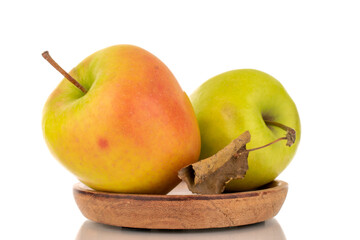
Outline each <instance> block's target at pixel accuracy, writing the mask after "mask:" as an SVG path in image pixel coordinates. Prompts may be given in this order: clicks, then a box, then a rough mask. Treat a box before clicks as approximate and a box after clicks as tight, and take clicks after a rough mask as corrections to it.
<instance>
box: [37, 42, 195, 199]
mask: <svg viewBox="0 0 360 240" xmlns="http://www.w3.org/2000/svg"><path fill="white" fill-rule="evenodd" d="M70 75H71V76H72V77H73V78H75V79H76V80H77V81H78V82H79V83H80V84H81V85H83V86H84V87H85V89H88V92H87V93H86V94H84V93H82V92H81V91H80V90H79V89H78V88H76V87H75V86H74V85H73V84H71V83H70V82H69V81H68V80H66V79H63V80H62V82H61V83H60V84H59V86H58V87H57V88H56V89H55V90H54V92H53V93H52V94H51V95H50V97H49V98H48V100H47V102H46V104H45V107H44V110H43V120H42V128H43V134H44V137H45V140H46V143H47V145H48V147H49V149H50V151H51V152H52V153H53V155H54V156H55V157H56V158H57V159H58V160H59V161H60V162H61V163H62V164H63V165H64V166H65V167H66V168H67V169H68V170H69V171H71V172H72V173H73V174H74V175H76V176H77V178H78V179H79V180H80V181H81V182H82V183H84V184H86V185H87V186H89V187H91V188H93V189H96V190H101V191H109V192H122V193H146V194H166V193H168V192H169V191H170V190H172V189H173V188H174V187H175V186H176V185H177V184H178V183H179V182H180V180H179V178H178V177H177V172H178V170H179V169H181V168H182V167H184V166H186V165H188V164H191V163H194V162H196V161H197V160H198V157H199V154H200V146H201V143H200V132H199V128H198V124H197V120H196V117H195V113H194V110H193V108H192V105H191V103H190V100H189V98H188V97H187V95H186V93H185V92H183V90H182V89H181V87H180V85H179V84H178V82H177V81H176V79H175V77H174V76H173V74H172V73H171V72H170V70H169V69H168V68H167V67H166V66H165V65H164V64H163V63H162V62H161V61H160V60H159V59H158V58H156V57H155V56H154V55H152V54H151V53H149V52H147V51H145V50H144V49H141V48H139V47H136V46H132V45H116V46H112V47H109V48H105V49H103V50H100V51H98V52H96V53H94V54H92V55H90V56H89V57H87V58H86V59H85V60H83V61H82V62H81V63H80V64H79V65H78V66H77V67H75V68H74V69H72V70H71V72H70Z"/></svg>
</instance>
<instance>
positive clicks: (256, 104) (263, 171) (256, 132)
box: [190, 69, 301, 191]
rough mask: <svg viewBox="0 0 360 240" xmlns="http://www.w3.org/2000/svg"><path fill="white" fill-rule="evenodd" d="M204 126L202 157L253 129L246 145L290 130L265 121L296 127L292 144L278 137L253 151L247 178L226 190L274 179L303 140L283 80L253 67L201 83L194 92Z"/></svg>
mask: <svg viewBox="0 0 360 240" xmlns="http://www.w3.org/2000/svg"><path fill="white" fill-rule="evenodd" d="M190 99H191V102H192V104H193V107H194V110H195V114H196V117H197V120H198V123H199V127H200V134H201V154H200V159H204V158H207V157H209V156H211V155H213V154H215V153H216V152H218V151H219V150H220V149H222V148H223V147H225V146H226V145H227V144H229V143H230V142H231V141H232V140H233V139H235V138H237V137H238V136H239V135H240V134H241V133H243V132H244V131H247V130H249V131H250V134H251V141H250V143H248V144H247V149H251V148H255V147H259V146H263V145H265V144H267V143H270V142H271V141H274V140H275V139H277V138H280V137H284V136H285V134H286V132H285V131H284V130H282V129H280V128H278V127H275V126H271V125H269V126H267V124H265V121H264V119H265V120H271V121H274V122H279V123H281V124H284V125H286V126H289V127H291V128H294V129H295V131H296V142H295V144H294V145H292V146H291V147H288V146H286V142H285V141H280V142H278V143H275V144H273V145H271V146H269V147H266V148H264V149H261V150H257V151H253V152H250V153H249V157H248V165H249V169H248V171H247V173H246V176H245V178H243V179H241V180H232V181H231V182H229V183H228V184H227V185H226V191H245V190H251V189H255V188H257V187H260V186H262V185H264V184H266V183H269V182H271V181H272V180H274V179H275V178H276V177H277V176H278V175H279V174H280V173H281V172H282V171H283V170H284V169H285V168H286V166H287V165H288V164H289V163H290V161H291V159H292V158H293V156H294V154H295V152H296V149H297V147H298V145H299V142H300V134H301V131H300V119H299V114H298V111H297V108H296V106H295V104H294V102H293V100H292V99H291V98H290V96H289V94H288V93H287V92H286V90H285V89H284V87H283V86H282V85H281V83H280V82H279V81H277V80H276V79H275V78H273V77H272V76H270V75H268V74H266V73H264V72H261V71H258V70H253V69H240V70H233V71H229V72H225V73H223V74H220V75H217V76H215V77H213V78H211V79H209V80H208V81H206V82H205V83H203V84H202V85H201V86H200V87H199V88H198V89H197V90H196V91H195V92H194V93H193V94H192V95H191V96H190Z"/></svg>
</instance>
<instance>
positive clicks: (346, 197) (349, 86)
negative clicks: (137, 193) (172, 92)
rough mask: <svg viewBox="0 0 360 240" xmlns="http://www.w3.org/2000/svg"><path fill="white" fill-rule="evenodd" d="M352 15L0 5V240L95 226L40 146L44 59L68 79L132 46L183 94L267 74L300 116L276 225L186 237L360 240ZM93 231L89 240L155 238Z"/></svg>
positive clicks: (313, 7)
mask: <svg viewBox="0 0 360 240" xmlns="http://www.w3.org/2000/svg"><path fill="white" fill-rule="evenodd" d="M359 11H360V7H358V6H357V5H356V1H304V0H303V1H296V2H295V1H275V0H274V1H254V0H253V1H209V0H208V1H184V0H182V1H155V0H151V1H136V0H133V1H65V0H63V1H58V2H51V1H43V2H41V1H2V2H1V4H0V24H1V38H0V41H1V44H0V61H1V62H0V66H1V72H0V73H1V75H0V76H1V80H0V81H1V85H0V111H1V112H0V113H1V118H0V121H1V124H0V136H1V137H0V148H1V149H0V151H1V155H0V160H1V165H0V170H1V173H0V178H1V181H0V183H1V191H0V194H1V195H0V210H1V211H0V228H1V231H0V238H1V239H76V238H77V239H81V237H79V235H81V234H84V233H81V231H80V229H81V227H82V225H83V224H84V227H83V228H86V226H90V225H91V224H92V222H87V221H86V219H85V218H84V217H83V216H82V215H81V213H80V212H79V210H78V209H77V206H76V204H75V201H74V200H73V196H72V185H73V184H74V183H76V182H77V180H76V178H75V177H74V176H73V175H71V174H70V173H69V172H67V171H66V170H65V169H64V168H63V167H62V166H61V165H60V164H59V163H58V162H57V161H56V160H55V159H54V158H53V157H52V155H51V154H50V153H49V151H48V149H47V147H46V145H45V143H44V140H43V137H42V132H41V116H42V108H43V105H44V103H45V101H46V99H47V97H48V96H49V94H50V93H51V92H52V90H53V89H54V88H55V87H56V86H57V84H58V83H59V81H60V80H61V79H62V77H61V76H60V75H59V73H57V72H56V71H55V70H54V69H53V68H52V67H51V66H50V65H49V64H48V63H47V62H45V60H43V59H42V57H41V53H42V52H43V51H45V50H49V51H50V53H51V54H52V56H53V57H54V58H55V59H56V60H57V62H58V63H59V64H60V65H61V66H62V67H63V68H64V69H66V70H70V69H71V68H73V67H74V66H76V65H77V64H78V63H79V62H80V61H81V60H82V59H83V58H85V57H86V56H88V55H90V54H91V53H93V52H94V51H97V50H99V49H102V48H105V47H108V46H111V45H114V44H123V43H128V44H134V45H137V46H140V47H142V48H144V49H146V50H148V51H150V52H152V53H153V54H154V55H156V56H157V57H158V58H160V59H161V60H162V61H163V62H164V63H165V64H166V65H167V66H168V67H169V68H170V70H171V71H172V72H173V74H174V75H175V76H176V78H177V80H178V81H179V83H180V85H181V86H182V88H183V89H184V90H185V91H186V92H187V93H188V94H190V93H191V92H192V91H194V90H195V89H196V88H197V87H198V86H199V85H200V84H201V83H202V82H204V81H206V80H207V79H209V78H210V77H213V76H215V75H217V74H219V73H222V72H225V71H228V70H233V69H238V68H255V69H259V70H262V71H264V72H267V73H269V74H271V75H273V76H274V77H275V78H277V79H278V80H279V81H280V82H281V83H282V84H283V85H284V86H285V88H286V89H287V91H288V92H289V94H290V96H291V97H292V98H293V100H294V101H295V103H296V105H297V107H298V110H299V113H300V118H301V122H302V139H301V143H300V146H299V149H298V152H297V155H296V156H295V158H294V159H293V161H292V163H291V164H290V165H289V167H288V168H287V169H286V170H285V171H284V172H283V173H282V174H281V175H280V176H279V177H278V179H281V180H285V181H286V182H288V183H289V193H288V196H287V199H286V201H285V203H284V205H283V208H282V209H281V210H280V212H279V214H278V215H277V216H276V217H275V219H273V220H271V221H269V222H267V223H266V224H267V225H266V224H265V225H264V224H262V225H261V224H260V225H255V226H253V227H252V228H250V230H249V227H247V228H236V229H232V230H223V231H220V232H219V231H217V232H211V231H210V232H198V233H196V234H195V233H190V235H189V234H188V235H186V236H187V237H188V238H192V237H194V238H198V239H199V238H201V237H204V238H209V237H210V236H218V237H217V238H220V239H221V238H222V239H226V238H228V239H234V238H236V237H239V236H241V237H242V238H244V239H263V237H264V234H263V235H261V232H262V231H263V230H261V229H263V228H264V227H266V226H268V225H271V224H273V225H277V228H279V227H280V229H282V231H283V233H284V235H285V237H286V239H328V238H334V239H335V238H338V239H340V238H341V239H359V238H360V233H359V230H358V226H359V223H360V220H359V215H360V207H359V202H360V197H359V194H358V190H359V183H360V181H359V171H360V156H359V154H358V152H359V151H358V150H359V143H360V141H359V137H360V128H359V124H358V123H359V121H360V120H359V114H358V113H359V103H360V96H359V95H360V94H359V90H360V87H359V84H358V83H359V80H360V74H359V70H360V14H359ZM83 228H82V229H83ZM99 229H100V230H99ZM92 231H94V232H93V234H92V236H93V237H94V236H97V237H94V238H93V239H115V237H118V238H122V239H137V238H138V237H141V238H143V239H144V238H146V237H153V239H156V238H154V236H155V235H152V234H159V233H152V232H150V233H146V234H144V232H137V231H130V232H129V231H125V232H124V231H123V230H121V229H112V228H111V229H107V228H102V227H99V226H98V225H95V227H94V228H92ZM97 231H98V232H97ZM109 231H110V232H111V234H109ZM269 231H270V233H271V232H272V231H274V230H272V229H270V230H269ZM105 232H106V233H105ZM248 232H249V234H248ZM166 234H168V235H166V238H167V239H170V238H171V237H173V238H177V239H181V238H179V237H178V235H177V234H170V233H166ZM160 235H161V234H160ZM107 236H110V237H108V238H106V237H107ZM162 236H164V235H162ZM265 236H267V237H268V238H270V239H280V238H279V237H274V236H273V235H271V234H268V233H267V234H265ZM111 237H113V238H111ZM88 239H90V238H88ZM265 239H266V238H265Z"/></svg>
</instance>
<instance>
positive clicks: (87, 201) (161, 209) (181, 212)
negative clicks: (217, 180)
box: [73, 180, 288, 229]
mask: <svg viewBox="0 0 360 240" xmlns="http://www.w3.org/2000/svg"><path fill="white" fill-rule="evenodd" d="M287 190H288V184H287V183H286V182H284V181H278V180H276V181H273V182H272V183H270V184H268V185H266V186H265V187H263V188H262V189H259V190H256V191H246V192H238V193H224V194H215V195H195V194H191V193H190V192H188V190H187V188H186V186H185V185H184V184H183V183H181V185H180V186H179V187H177V188H176V189H175V191H173V192H171V193H172V194H176V195H142V194H120V193H107V192H99V191H95V190H92V189H90V188H88V187H86V186H85V185H83V184H81V183H78V184H75V185H74V189H73V191H74V197H75V201H76V203H77V205H78V207H79V209H80V211H81V212H82V214H83V215H84V216H85V217H86V218H88V219H90V220H93V221H95V222H99V223H103V224H108V225H113V226H120V227H131V228H148V229H205V228H223V227H233V226H241V225H247V224H252V223H258V222H262V221H265V220H267V219H270V218H272V217H274V216H275V215H276V214H277V213H278V212H279V210H280V208H281V206H282V205H283V203H284V201H285V198H286V194H287ZM184 193H185V194H186V195H181V194H184Z"/></svg>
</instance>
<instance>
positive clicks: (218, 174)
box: [178, 131, 251, 194]
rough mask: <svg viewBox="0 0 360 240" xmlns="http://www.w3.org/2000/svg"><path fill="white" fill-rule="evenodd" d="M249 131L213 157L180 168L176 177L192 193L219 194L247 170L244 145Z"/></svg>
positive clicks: (247, 139) (248, 136) (243, 175)
mask: <svg viewBox="0 0 360 240" xmlns="http://www.w3.org/2000/svg"><path fill="white" fill-rule="evenodd" d="M250 138H251V135H250V133H249V131H246V132H244V133H243V134H241V135H240V136H239V137H238V138H236V139H235V140H233V141H232V142H231V143H230V144H229V145H227V146H226V147H225V148H223V149H222V150H220V151H219V152H217V153H216V154H215V155H213V156H211V157H209V158H206V159H203V160H201V161H199V162H196V163H194V164H191V165H188V166H186V167H184V168H182V169H181V170H180V171H179V173H178V176H179V178H180V179H182V180H183V181H184V182H186V184H187V186H188V188H189V190H190V191H192V192H193V193H198V194H219V193H222V192H223V191H224V190H225V185H226V183H228V182H230V181H231V180H233V179H242V178H244V177H245V174H246V171H247V169H248V161H247V158H248V155H249V152H248V151H247V150H246V144H247V143H248V142H250Z"/></svg>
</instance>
